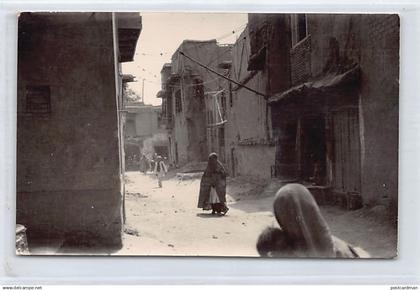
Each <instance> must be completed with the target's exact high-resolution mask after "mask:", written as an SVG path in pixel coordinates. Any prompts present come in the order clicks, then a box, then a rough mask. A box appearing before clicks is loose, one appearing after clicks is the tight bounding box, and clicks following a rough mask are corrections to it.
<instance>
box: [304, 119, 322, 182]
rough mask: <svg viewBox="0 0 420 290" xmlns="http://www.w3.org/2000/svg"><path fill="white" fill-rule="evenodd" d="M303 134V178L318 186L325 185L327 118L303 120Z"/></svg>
mask: <svg viewBox="0 0 420 290" xmlns="http://www.w3.org/2000/svg"><path fill="white" fill-rule="evenodd" d="M301 134H302V135H301V141H302V142H301V152H302V154H301V166H302V167H301V178H302V179H303V180H304V181H309V182H311V183H315V184H317V185H324V184H325V180H326V178H325V177H326V139H325V118H324V117H311V118H306V119H303V120H302V130H301Z"/></svg>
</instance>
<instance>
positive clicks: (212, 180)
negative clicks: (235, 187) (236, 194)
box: [198, 153, 229, 215]
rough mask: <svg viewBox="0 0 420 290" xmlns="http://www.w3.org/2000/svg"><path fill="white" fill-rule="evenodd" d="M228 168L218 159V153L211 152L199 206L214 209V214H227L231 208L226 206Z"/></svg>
mask: <svg viewBox="0 0 420 290" xmlns="http://www.w3.org/2000/svg"><path fill="white" fill-rule="evenodd" d="M226 176H227V174H226V170H225V168H224V167H223V165H222V163H220V161H219V160H217V154H216V153H211V154H210V155H209V159H208V162H207V168H206V170H205V171H204V174H203V176H202V178H201V182H200V195H199V197H198V208H202V209H203V210H212V214H219V215H225V214H226V213H227V212H228V210H229V208H228V207H227V206H226Z"/></svg>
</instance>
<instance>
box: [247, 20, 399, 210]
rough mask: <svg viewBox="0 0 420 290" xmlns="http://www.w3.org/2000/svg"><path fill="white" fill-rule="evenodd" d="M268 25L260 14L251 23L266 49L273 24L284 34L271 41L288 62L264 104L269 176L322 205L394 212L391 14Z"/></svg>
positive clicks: (394, 27) (395, 38) (395, 34)
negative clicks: (272, 150) (272, 144)
mask: <svg viewBox="0 0 420 290" xmlns="http://www.w3.org/2000/svg"><path fill="white" fill-rule="evenodd" d="M259 17H262V18H264V16H263V15H260V16H259ZM273 19H274V18H273V16H272V15H266V16H265V19H264V21H260V22H255V23H256V24H255V25H257V27H258V29H257V30H258V31H261V33H262V34H263V35H266V36H265V37H266V38H267V39H268V41H267V44H268V46H266V47H267V48H266V49H267V50H269V45H270V42H272V41H274V40H273V35H271V34H270V31H272V30H273V29H272V27H275V26H278V25H280V26H281V27H283V28H284V29H283V33H282V34H279V35H278V36H276V37H279V38H280V39H281V42H282V43H284V44H287V45H283V46H281V47H279V50H278V51H277V53H278V54H279V55H284V56H287V59H282V60H281V62H283V64H284V65H283V66H284V69H285V71H283V72H282V74H283V75H282V76H279V78H277V79H275V80H281V81H279V83H281V84H283V88H279V90H276V91H273V92H272V93H271V94H270V98H269V99H268V102H269V104H270V106H271V117H272V128H273V138H274V139H275V141H276V157H275V170H274V171H275V176H277V177H278V178H281V179H284V180H296V181H299V182H303V183H306V184H308V185H309V186H313V187H316V188H318V189H319V190H318V192H319V193H320V195H321V196H320V198H321V200H325V199H331V198H335V199H336V198H341V199H343V200H344V202H346V203H347V206H348V207H349V208H354V207H357V206H360V205H362V204H365V205H376V204H385V205H387V206H389V207H390V209H391V210H392V211H396V209H397V196H398V101H399V81H398V80H399V18H398V16H397V15H368V14H366V15H339V14H331V15H319V14H294V15H280V16H278V19H279V20H280V21H281V22H280V23H276V22H275V21H274V20H273ZM251 23H252V21H251V18H250V25H252V24H251ZM261 37H263V36H261ZM279 64H280V62H279ZM275 80H273V79H272V81H275ZM315 191H316V190H315ZM328 193H329V194H328Z"/></svg>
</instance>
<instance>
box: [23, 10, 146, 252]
mask: <svg viewBox="0 0 420 290" xmlns="http://www.w3.org/2000/svg"><path fill="white" fill-rule="evenodd" d="M140 31H141V18H140V15H139V14H138V13H22V14H21V15H20V17H19V53H18V95H17V98H18V108H17V217H16V219H17V223H20V224H23V225H25V226H26V227H27V229H28V230H27V234H28V240H29V244H31V242H33V241H37V242H39V243H41V244H42V245H44V246H53V244H54V243H68V241H69V240H72V239H74V237H79V238H80V241H79V242H80V243H85V242H87V241H83V239H84V238H85V239H86V240H88V242H91V243H95V244H100V245H105V246H120V245H121V234H122V223H123V215H122V200H123V191H124V189H123V183H122V181H121V180H122V176H123V173H124V158H123V151H122V148H123V138H122V118H121V116H120V111H121V109H122V107H121V106H122V75H121V70H120V63H121V62H126V61H131V60H132V59H133V55H134V50H135V47H136V43H137V40H138V37H139V34H140ZM83 237H84V238H83ZM73 242H75V243H78V242H76V241H74V240H73Z"/></svg>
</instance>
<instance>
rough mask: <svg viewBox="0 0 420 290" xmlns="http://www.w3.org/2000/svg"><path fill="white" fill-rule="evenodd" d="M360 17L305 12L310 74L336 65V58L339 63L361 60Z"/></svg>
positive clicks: (344, 63) (346, 63)
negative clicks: (309, 42)
mask: <svg viewBox="0 0 420 290" xmlns="http://www.w3.org/2000/svg"><path fill="white" fill-rule="evenodd" d="M360 17H361V16H360V15H357V14H353V15H351V14H347V15H344V14H313V15H311V14H307V23H308V24H307V27H308V33H309V34H310V35H311V71H312V76H314V77H317V76H319V75H322V74H323V73H326V70H328V69H337V65H338V62H339V63H340V65H342V66H346V65H349V64H350V63H359V62H360V51H361V42H360V41H361V40H360V35H361V30H360V29H361V27H360V21H361V18H360ZM336 58H337V59H336Z"/></svg>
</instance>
